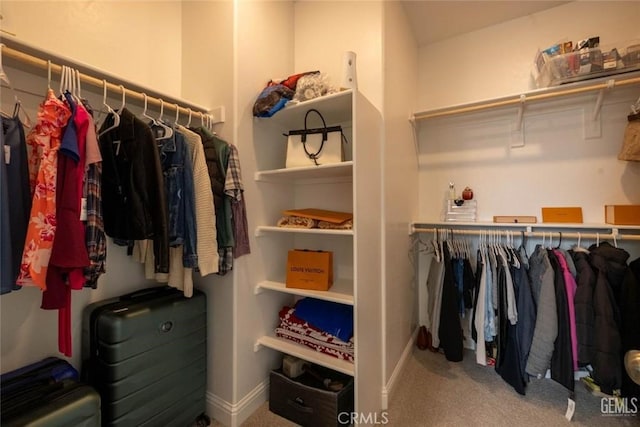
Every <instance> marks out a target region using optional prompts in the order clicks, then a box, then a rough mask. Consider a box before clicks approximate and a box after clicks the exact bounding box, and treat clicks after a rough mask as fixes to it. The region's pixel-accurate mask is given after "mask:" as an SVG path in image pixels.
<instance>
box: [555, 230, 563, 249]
mask: <svg viewBox="0 0 640 427" xmlns="http://www.w3.org/2000/svg"><path fill="white" fill-rule="evenodd" d="M558 234H560V239H559V241H558V246H556V249H560V246H561V245H562V231H558Z"/></svg>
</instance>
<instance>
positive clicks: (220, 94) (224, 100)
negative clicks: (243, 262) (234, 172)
mask: <svg viewBox="0 0 640 427" xmlns="http://www.w3.org/2000/svg"><path fill="white" fill-rule="evenodd" d="M233 16H234V5H233V2H232V1H183V2H182V37H181V39H182V56H181V59H180V62H181V64H182V70H181V71H182V76H183V78H182V82H181V83H182V96H183V97H184V98H185V99H188V100H190V101H192V102H195V103H198V104H200V105H208V106H212V107H213V106H219V105H222V106H225V115H226V117H225V123H222V124H217V125H216V126H215V131H216V133H217V134H218V135H219V136H220V137H221V138H223V139H225V140H226V141H228V142H230V143H234V144H237V141H236V140H235V135H234V118H235V115H234V109H233V103H234V84H233V82H234V77H233V61H234V54H233V47H234V46H233V34H234V21H233ZM194 117H195V116H194ZM193 124H194V125H199V124H200V121H199V120H198V119H195V118H194V119H193ZM245 155H246V152H245V150H242V149H241V151H240V157H241V164H242V165H243V166H244V157H245ZM247 178H249V177H248V176H247V175H246V174H245V180H246V179H247ZM236 271H237V268H236ZM233 276H234V273H228V274H226V275H225V276H218V275H209V276H206V277H200V275H198V274H196V275H194V284H195V285H196V286H197V287H198V288H200V289H202V290H203V291H205V292H206V294H207V304H208V305H207V309H208V325H209V328H208V343H209V346H208V347H209V351H208V354H207V357H208V361H209V362H208V365H207V367H208V371H207V375H208V379H207V387H208V395H207V402H208V404H209V410H208V414H209V415H210V416H212V417H215V418H224V415H223V414H221V413H220V412H219V411H220V408H221V407H223V408H224V407H225V406H226V405H229V404H231V402H234V394H233V393H234V392H233V384H234V379H235V374H234V373H235V369H237V368H236V366H235V358H234V352H233V351H232V349H233V348H234V341H233V336H234V333H235V332H236V324H237V322H236V320H235V318H234V315H235V311H234V305H233V304H232V301H234V277H233ZM221 325H224V326H223V327H221Z"/></svg>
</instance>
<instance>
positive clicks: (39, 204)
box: [18, 89, 71, 290]
mask: <svg viewBox="0 0 640 427" xmlns="http://www.w3.org/2000/svg"><path fill="white" fill-rule="evenodd" d="M70 116H71V111H70V110H69V108H68V107H67V106H66V105H65V104H64V103H63V102H62V101H60V100H59V99H57V98H56V97H55V94H54V92H53V90H51V89H49V90H48V91H47V96H46V99H45V100H44V101H43V102H42V104H40V109H39V111H38V120H37V123H36V125H35V126H34V128H33V129H32V130H31V132H29V134H28V135H27V144H28V145H29V147H30V151H29V170H30V184H31V194H32V196H33V199H32V206H31V213H30V220H29V226H28V229H27V237H26V238H25V245H24V251H23V254H22V262H21V265H20V274H19V276H18V284H20V285H23V286H24V285H29V286H37V287H39V288H40V289H42V290H45V289H46V288H47V285H46V278H47V270H48V267H49V258H50V256H51V248H52V247H53V242H54V238H55V234H56V180H57V169H58V168H57V166H58V149H59V148H60V139H61V135H62V129H63V128H64V127H65V126H66V124H67V121H68V120H69V117H70Z"/></svg>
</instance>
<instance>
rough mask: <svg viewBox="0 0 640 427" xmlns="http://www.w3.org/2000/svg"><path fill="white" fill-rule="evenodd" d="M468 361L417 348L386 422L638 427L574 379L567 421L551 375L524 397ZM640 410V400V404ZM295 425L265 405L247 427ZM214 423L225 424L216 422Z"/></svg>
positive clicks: (563, 395)
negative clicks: (606, 410)
mask: <svg viewBox="0 0 640 427" xmlns="http://www.w3.org/2000/svg"><path fill="white" fill-rule="evenodd" d="M464 356H465V357H464V361H463V362H460V363H450V362H448V361H447V360H446V359H445V357H444V355H442V354H436V353H432V352H429V351H420V350H418V349H415V350H414V351H413V353H412V354H411V356H410V357H409V359H408V361H407V364H406V366H405V369H404V371H403V372H402V374H401V375H400V377H399V379H398V382H397V384H396V386H395V389H394V390H393V392H392V395H391V400H390V402H389V409H388V413H387V415H388V419H389V423H388V424H387V425H388V426H393V427H423V426H452V427H457V426H464V427H466V426H491V427H495V426H498V427H500V426H505V427H507V426H508V427H515V426H518V427H520V426H523V427H526V426H532V427H533V426H544V427H552V426H569V425H572V426H598V427H600V426H604V427H607V426H640V413H638V414H636V415H635V416H607V415H603V414H602V412H601V398H600V397H598V396H594V395H592V394H590V393H589V392H587V391H586V389H585V388H584V387H583V385H582V384H581V383H580V382H578V383H576V411H575V415H574V417H573V421H572V422H571V423H569V422H568V421H567V420H566V419H565V417H564V415H565V412H566V409H567V397H568V392H567V390H566V389H565V388H564V387H562V386H560V385H559V384H557V383H555V382H554V381H552V380H550V379H543V380H532V382H531V383H529V385H528V386H527V393H526V396H521V395H519V394H518V393H516V392H515V391H514V390H513V388H511V386H509V385H508V384H506V383H505V382H504V381H503V380H502V378H500V377H499V376H498V375H497V374H496V373H495V371H494V370H493V368H489V367H481V366H479V365H477V364H476V363H475V357H474V354H473V353H472V352H471V351H467V352H466V353H465V355H464ZM638 406H639V408H638V410H639V411H640V402H639V403H638ZM295 425H296V424H293V423H291V422H290V421H287V420H285V419H284V418H281V417H279V416H278V415H275V414H273V413H272V412H270V411H269V404H268V403H265V404H264V405H262V406H261V407H260V408H259V409H258V410H257V411H256V412H255V413H254V414H253V415H251V417H249V418H248V419H247V420H246V421H245V423H243V424H242V426H243V427H290V426H295ZM214 426H217V427H219V426H221V424H219V423H214Z"/></svg>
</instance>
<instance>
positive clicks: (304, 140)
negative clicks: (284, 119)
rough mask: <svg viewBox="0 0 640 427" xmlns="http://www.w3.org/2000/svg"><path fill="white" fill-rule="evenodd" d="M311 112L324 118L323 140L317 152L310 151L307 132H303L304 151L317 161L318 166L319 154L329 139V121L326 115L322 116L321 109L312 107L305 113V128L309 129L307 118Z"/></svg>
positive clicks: (321, 118) (314, 161)
mask: <svg viewBox="0 0 640 427" xmlns="http://www.w3.org/2000/svg"><path fill="white" fill-rule="evenodd" d="M309 113H316V114H317V115H318V116H320V120H322V142H321V143H320V148H318V151H316V152H315V153H310V152H309V150H307V144H306V142H307V134H306V133H303V134H302V138H301V141H302V147H303V148H304V152H305V153H306V154H307V156H309V158H310V159H311V160H313V163H315V165H316V166H318V165H319V164H318V156H319V155H320V153H321V152H322V148H323V147H324V142H325V141H326V140H327V123H326V122H325V121H324V117H322V114H320V111H318V110H316V109H315V108H311V109H310V110H309V111H307V113H306V114H305V115H304V130H305V131H307V130H308V129H309V128H308V127H307V119H308V117H309Z"/></svg>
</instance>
